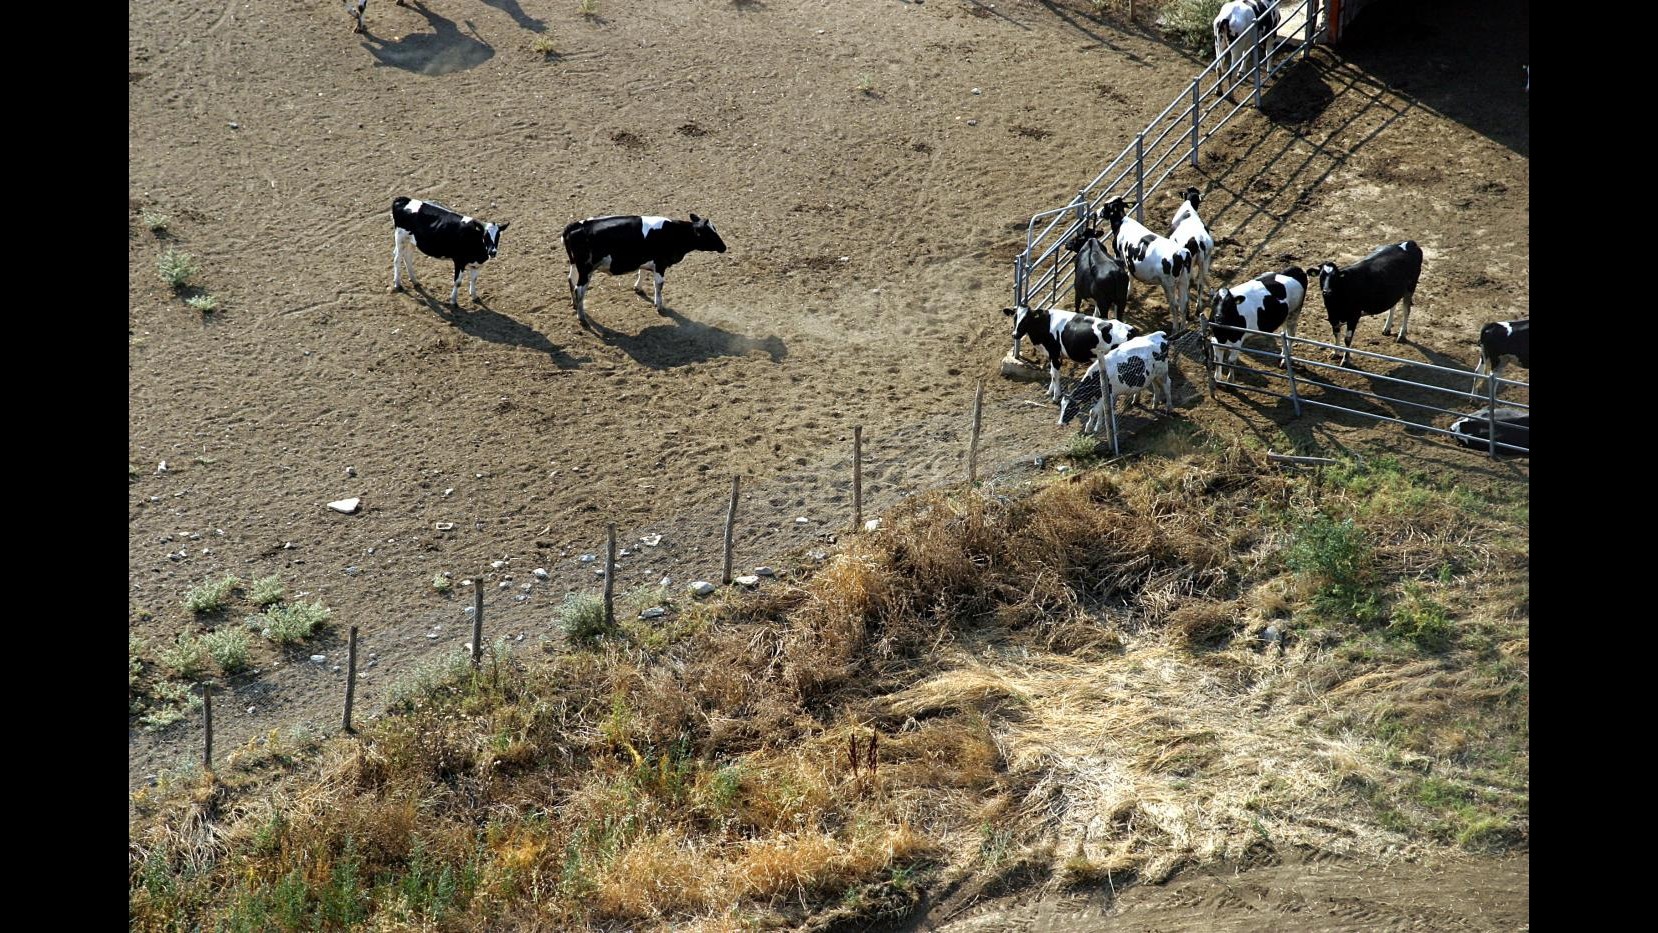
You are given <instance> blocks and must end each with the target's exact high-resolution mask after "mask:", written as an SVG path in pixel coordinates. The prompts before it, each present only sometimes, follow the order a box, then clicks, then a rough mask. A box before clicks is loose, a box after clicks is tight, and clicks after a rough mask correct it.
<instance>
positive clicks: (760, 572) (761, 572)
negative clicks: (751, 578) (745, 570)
mask: <svg viewBox="0 0 1658 933" xmlns="http://www.w3.org/2000/svg"><path fill="white" fill-rule="evenodd" d="M754 573H755V575H756V576H761V577H775V576H777V571H775V570H773V569H771V568H770V567H756V568H754Z"/></svg>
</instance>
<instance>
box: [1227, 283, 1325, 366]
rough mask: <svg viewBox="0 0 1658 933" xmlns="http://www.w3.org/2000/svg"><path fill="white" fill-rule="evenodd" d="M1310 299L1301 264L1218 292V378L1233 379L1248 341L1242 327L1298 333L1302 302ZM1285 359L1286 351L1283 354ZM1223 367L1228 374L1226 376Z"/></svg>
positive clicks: (1273, 331) (1270, 331)
mask: <svg viewBox="0 0 1658 933" xmlns="http://www.w3.org/2000/svg"><path fill="white" fill-rule="evenodd" d="M1306 299H1307V273H1306V272H1304V271H1302V270H1301V269H1300V268H1299V267H1297V266H1290V267H1289V268H1288V269H1285V270H1284V271H1283V272H1268V273H1266V274H1265V275H1262V276H1260V277H1259V278H1254V279H1250V280H1249V281H1247V282H1245V283H1243V284H1242V285H1234V286H1233V287H1231V288H1223V289H1221V290H1220V291H1217V292H1215V300H1214V304H1213V305H1212V306H1211V308H1210V312H1209V324H1210V329H1209V341H1210V343H1211V345H1212V346H1213V347H1214V350H1215V378H1216V379H1226V380H1230V379H1231V378H1232V373H1233V366H1234V364H1236V363H1237V361H1238V353H1239V351H1240V350H1242V348H1243V344H1244V340H1245V339H1246V338H1247V337H1248V336H1249V335H1248V334H1246V333H1244V332H1243V331H1242V330H1238V328H1240V327H1244V328H1248V329H1250V330H1259V331H1266V332H1267V333H1269V334H1271V333H1277V332H1278V331H1279V330H1280V329H1281V330H1282V331H1283V332H1284V333H1286V334H1289V335H1290V336H1291V337H1294V336H1295V326H1296V323H1297V322H1298V321H1300V319H1301V303H1302V302H1304V301H1306ZM1280 358H1282V354H1280ZM1222 370H1224V371H1225V375H1224V376H1223V375H1222Z"/></svg>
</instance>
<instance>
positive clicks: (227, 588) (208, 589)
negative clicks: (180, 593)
mask: <svg viewBox="0 0 1658 933" xmlns="http://www.w3.org/2000/svg"><path fill="white" fill-rule="evenodd" d="M241 585H242V581H241V580H239V579H237V578H236V576H235V575H234V574H225V575H224V576H223V577H220V578H219V579H217V580H209V581H207V582H206V583H203V584H202V585H201V586H194V587H191V588H190V591H189V592H188V593H185V594H184V608H186V609H188V610H190V611H191V612H194V613H197V614H200V613H203V612H218V611H219V610H220V609H223V608H224V607H225V600H227V599H229V598H230V594H232V593H234V592H235V591H236V588H237V587H239V586H241Z"/></svg>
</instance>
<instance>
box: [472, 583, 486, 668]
mask: <svg viewBox="0 0 1658 933" xmlns="http://www.w3.org/2000/svg"><path fill="white" fill-rule="evenodd" d="M483 647H484V578H483V574H479V575H478V577H477V579H475V580H473V581H472V667H473V669H474V670H476V669H477V667H478V662H479V659H480V658H482V657H483Z"/></svg>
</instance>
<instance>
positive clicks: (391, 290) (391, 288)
mask: <svg viewBox="0 0 1658 933" xmlns="http://www.w3.org/2000/svg"><path fill="white" fill-rule="evenodd" d="M402 290H403V286H401V285H388V286H386V294H388V295H395V294H397V293H398V292H400V291H402Z"/></svg>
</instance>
